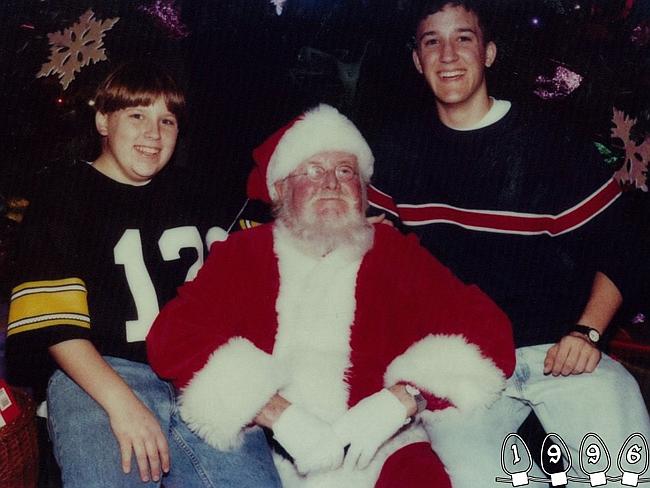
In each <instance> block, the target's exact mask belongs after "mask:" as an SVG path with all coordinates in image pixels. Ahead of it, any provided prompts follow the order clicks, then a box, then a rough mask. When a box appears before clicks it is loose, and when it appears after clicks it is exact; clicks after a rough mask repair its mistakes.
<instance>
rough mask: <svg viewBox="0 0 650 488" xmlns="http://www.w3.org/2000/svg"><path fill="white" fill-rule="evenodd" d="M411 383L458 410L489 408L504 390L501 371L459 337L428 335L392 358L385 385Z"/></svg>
mask: <svg viewBox="0 0 650 488" xmlns="http://www.w3.org/2000/svg"><path fill="white" fill-rule="evenodd" d="M400 381H403V382H408V383H412V384H414V385H417V386H419V387H420V388H423V389H425V390H427V391H428V392H430V393H432V394H433V395H436V396H438V397H441V398H446V399H448V400H449V401H451V402H452V403H453V404H454V405H455V406H456V407H457V408H458V409H459V410H460V411H462V412H466V411H469V410H473V409H474V408H477V407H479V406H489V405H491V404H492V403H493V402H494V401H495V400H496V399H497V398H498V396H499V394H500V393H501V391H502V390H503V389H504V388H505V382H506V380H505V377H504V375H503V372H502V371H501V370H500V369H499V368H498V367H497V366H496V365H495V364H494V362H493V361H492V360H491V359H489V358H486V357H485V356H483V355H482V353H481V351H480V349H479V348H478V346H476V345H475V344H470V343H468V342H467V341H466V340H465V338H464V337H463V336H461V335H432V334H430V335H428V336H427V337H425V338H423V339H422V340H420V341H418V342H416V343H415V344H413V345H412V346H411V347H409V348H408V349H407V350H406V351H405V352H404V353H403V354H402V355H400V356H398V357H397V358H395V359H394V360H393V361H392V362H391V364H390V365H389V366H388V368H387V370H386V373H385V374H384V384H385V385H386V386H392V385H394V384H395V383H398V382H400Z"/></svg>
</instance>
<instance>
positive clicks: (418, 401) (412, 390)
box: [404, 384, 427, 415]
mask: <svg viewBox="0 0 650 488" xmlns="http://www.w3.org/2000/svg"><path fill="white" fill-rule="evenodd" d="M404 389H405V390H406V393H408V394H409V395H411V396H412V397H413V399H414V400H415V408H416V410H415V415H417V414H419V413H420V412H423V411H424V410H425V409H426V408H427V399H426V398H424V397H423V396H422V393H421V392H420V390H418V389H417V388H416V387H415V386H412V385H409V384H406V385H404Z"/></svg>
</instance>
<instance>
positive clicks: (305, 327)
mask: <svg viewBox="0 0 650 488" xmlns="http://www.w3.org/2000/svg"><path fill="white" fill-rule="evenodd" d="M273 234H274V249H275V253H276V254H277V256H278V270H279V273H280V290H279V293H278V299H277V301H276V310H277V311H278V331H277V335H276V338H275V346H274V348H273V357H274V358H276V360H277V361H279V362H282V364H283V365H284V366H285V368H286V369H287V370H288V371H290V374H291V378H290V381H289V382H288V383H287V386H286V387H285V388H284V389H282V390H281V392H280V393H281V394H282V395H283V396H284V397H285V398H287V399H288V400H289V401H290V402H292V403H296V404H298V405H300V406H301V407H303V408H305V409H306V410H308V411H309V412H311V413H313V414H314V415H317V416H318V417H320V418H322V419H323V420H326V421H328V422H333V421H334V420H336V419H337V418H338V417H339V416H341V415H343V413H345V411H346V410H347V402H348V385H347V383H346V381H345V373H346V370H347V369H348V368H349V367H350V327H351V325H352V323H353V321H354V312H355V309H356V298H355V287H356V278H357V272H358V270H359V266H360V264H361V257H359V256H358V255H356V256H354V255H352V254H351V253H348V252H345V250H343V249H337V250H334V251H333V252H331V253H330V254H328V255H327V256H325V257H313V256H308V255H306V254H304V253H303V252H302V251H301V250H300V249H299V248H298V247H297V246H296V245H295V242H294V241H293V238H292V237H291V235H290V232H289V231H288V230H286V229H285V228H284V227H282V226H277V225H276V226H275V227H274V229H273Z"/></svg>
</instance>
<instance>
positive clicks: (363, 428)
mask: <svg viewBox="0 0 650 488" xmlns="http://www.w3.org/2000/svg"><path fill="white" fill-rule="evenodd" d="M253 156H254V159H255V162H256V167H255V169H254V171H253V173H252V174H251V176H250V178H249V185H248V189H249V194H251V196H254V197H257V198H263V199H266V200H268V201H269V202H272V204H273V207H274V211H275V217H276V219H275V222H274V223H273V224H267V225H262V226H259V227H255V228H254V229H252V230H247V231H243V232H239V233H236V234H233V235H231V236H230V237H229V238H228V240H227V241H225V242H218V243H215V244H214V245H213V246H212V249H211V251H210V256H209V258H208V259H207V261H206V263H205V265H204V266H203V268H202V269H201V271H200V272H199V274H198V276H197V277H196V279H195V280H194V281H193V282H191V283H188V284H186V285H184V286H183V287H182V288H181V289H180V290H179V296H178V297H177V298H176V299H174V300H172V301H171V302H170V303H169V304H168V305H167V306H166V307H165V308H164V309H163V310H162V312H161V313H160V315H159V317H158V318H157V320H156V321H155V323H154V325H153V328H152V329H151V332H150V333H149V337H148V338H147V347H148V353H149V360H150V362H151V365H152V367H153V368H154V370H155V371H156V372H157V373H158V374H160V375H161V376H162V377H163V378H168V379H171V380H172V381H173V382H174V384H175V385H176V386H177V387H178V388H179V389H180V410H181V414H182V416H183V418H184V419H185V420H186V421H187V423H188V425H189V426H190V427H191V428H192V429H193V430H195V432H197V433H198V434H199V435H200V436H202V437H203V438H205V440H206V441H207V442H208V443H210V444H211V445H213V446H214V447H215V448H217V449H218V450H221V451H223V450H227V449H232V448H235V447H236V446H237V445H238V443H239V442H240V440H241V439H242V436H243V433H244V432H246V431H247V430H248V429H258V428H260V426H262V427H264V428H268V429H270V432H272V436H273V439H274V443H273V444H274V456H275V459H276V465H277V466H278V470H279V473H280V476H281V478H282V483H283V485H284V486H287V487H293V486H300V487H316V486H319V487H336V488H341V487H358V488H362V487H372V486H378V487H389V486H390V487H398V486H399V487H404V486H408V487H419V486H422V487H425V486H426V487H432V486H450V485H449V480H448V478H447V475H446V473H445V471H444V468H443V467H442V465H441V463H440V461H439V460H438V458H437V456H436V455H435V453H434V452H433V451H432V450H431V448H430V445H429V443H428V439H427V436H426V432H425V429H424V426H423V424H424V423H426V422H444V421H445V419H447V418H449V416H450V415H452V416H453V415H454V412H458V413H464V412H467V411H469V410H471V409H473V408H475V407H479V406H485V405H489V404H490V403H491V402H492V401H493V400H495V399H496V398H497V397H498V395H499V394H500V392H501V391H502V389H503V387H504V382H505V379H506V378H507V377H508V376H509V375H510V374H511V373H512V371H513V367H514V346H513V342H512V337H511V332H510V325H509V322H508V319H507V318H506V316H505V315H504V314H503V312H501V311H500V310H499V309H498V308H497V306H496V305H495V304H494V303H493V302H492V301H491V300H490V299H489V298H488V297H487V296H486V295H484V294H483V293H482V292H481V291H480V290H479V289H478V288H476V287H475V286H468V285H465V284H463V283H462V282H460V281H459V280H458V279H456V278H455V277H454V276H453V275H452V274H451V273H450V272H449V270H447V269H446V268H445V267H443V266H442V265H441V264H440V263H439V262H438V261H437V260H436V259H435V258H434V257H432V256H431V255H430V254H428V253H427V251H426V250H424V249H423V248H421V247H420V246H419V244H418V242H417V240H416V239H415V237H413V236H408V237H405V236H403V235H401V234H400V233H399V232H398V231H396V230H395V229H393V228H392V227H390V226H387V225H381V224H376V225H374V226H373V225H370V224H369V223H368V222H367V220H366V219H365V217H364V213H365V209H366V185H367V184H368V182H369V180H370V177H371V175H372V171H373V156H372V153H371V151H370V148H369V147H368V145H367V143H366V141H365V140H364V138H363V137H362V135H361V134H360V133H359V131H358V130H357V128H356V127H355V126H354V125H353V124H352V123H351V122H350V121H349V120H348V119H347V118H346V117H344V116H343V115H341V114H340V113H339V112H338V111H337V110H336V109H334V108H332V107H330V106H327V105H320V106H318V107H316V108H314V109H312V110H310V111H308V112H306V113H305V114H303V115H301V116H300V117H298V118H297V119H296V120H294V121H292V122H291V123H290V124H288V125H287V126H285V127H283V128H282V129H280V130H279V131H278V132H276V133H275V134H273V135H272V136H271V137H270V138H269V139H268V140H267V141H266V142H265V143H264V144H262V146H260V147H259V148H257V149H256V150H255V152H254V153H253ZM468 442H471V440H470V439H468ZM495 449H496V450H497V451H498V449H499V446H495ZM215 455H218V454H216V453H215ZM469 465H471V460H470V459H468V467H470V466H469ZM470 469H471V468H470Z"/></svg>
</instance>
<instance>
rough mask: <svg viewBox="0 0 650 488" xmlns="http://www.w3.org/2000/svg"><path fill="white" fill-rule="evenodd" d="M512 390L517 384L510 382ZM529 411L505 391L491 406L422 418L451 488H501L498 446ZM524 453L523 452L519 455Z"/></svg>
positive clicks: (515, 428) (523, 403)
mask: <svg viewBox="0 0 650 488" xmlns="http://www.w3.org/2000/svg"><path fill="white" fill-rule="evenodd" d="M511 390H512V394H513V395H514V394H515V393H516V388H514V387H512V386H511ZM529 413H530V407H529V406H528V405H527V404H526V403H525V402H523V401H520V400H519V399H517V398H516V397H513V396H509V395H508V394H505V393H504V395H502V396H501V397H500V398H499V400H497V401H496V403H494V404H493V405H492V406H491V407H490V408H481V409H479V410H476V411H474V412H471V413H469V414H465V415H463V414H460V413H459V412H458V411H456V410H455V409H448V411H446V412H441V413H439V414H437V415H436V417H437V418H436V419H435V420H432V421H425V424H424V425H425V428H426V430H427V434H428V435H429V439H430V441H431V447H432V448H433V450H434V451H435V452H436V454H438V456H439V457H440V459H441V461H442V462H443V464H444V465H445V470H446V471H447V473H448V474H449V478H450V479H451V484H452V486H453V487H454V488H478V487H480V488H487V487H494V488H497V487H499V488H503V486H506V485H504V483H499V482H496V480H495V479H496V478H497V477H507V475H506V473H504V472H503V471H502V469H501V446H502V444H503V441H504V439H505V438H506V436H508V434H510V433H513V432H516V431H517V429H518V428H519V427H520V425H521V424H522V423H523V421H524V420H525V419H526V417H527V416H528V414H529ZM522 457H523V456H522Z"/></svg>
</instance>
